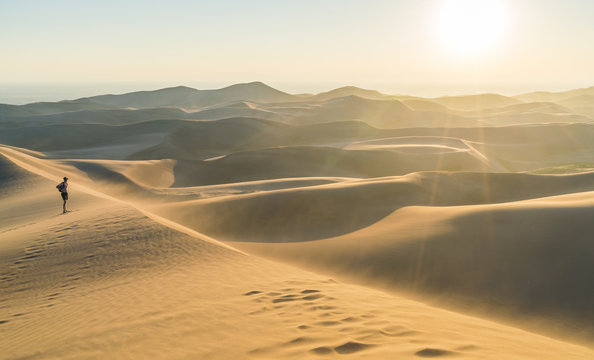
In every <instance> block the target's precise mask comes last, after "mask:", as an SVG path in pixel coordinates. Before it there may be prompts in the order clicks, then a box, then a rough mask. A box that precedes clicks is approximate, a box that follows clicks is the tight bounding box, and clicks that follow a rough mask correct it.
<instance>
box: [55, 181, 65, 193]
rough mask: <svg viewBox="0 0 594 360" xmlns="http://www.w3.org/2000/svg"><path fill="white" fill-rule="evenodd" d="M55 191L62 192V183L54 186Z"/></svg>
mask: <svg viewBox="0 0 594 360" xmlns="http://www.w3.org/2000/svg"><path fill="white" fill-rule="evenodd" d="M56 189H58V191H59V192H62V190H64V183H63V182H62V183H59V184H58V185H57V186H56Z"/></svg>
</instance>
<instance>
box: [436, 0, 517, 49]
mask: <svg viewBox="0 0 594 360" xmlns="http://www.w3.org/2000/svg"><path fill="white" fill-rule="evenodd" d="M507 18H508V12H507V9H506V7H505V4H504V3H503V0H443V3H442V5H441V7H440V8H439V10H438V13H437V20H436V28H437V33H438V36H439V40H440V44H441V45H442V46H443V47H444V48H445V49H446V50H448V51H449V52H451V53H453V54H454V55H456V56H463V57H468V56H474V55H478V54H481V53H484V52H486V51H488V50H492V49H494V48H495V46H496V45H497V43H498V42H499V41H500V40H501V38H502V35H503V34H504V32H505V30H506V26H507V20H508V19H507Z"/></svg>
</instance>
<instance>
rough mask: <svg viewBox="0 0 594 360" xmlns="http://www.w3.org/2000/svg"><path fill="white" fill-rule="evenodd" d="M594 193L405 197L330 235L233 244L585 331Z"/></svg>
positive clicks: (588, 326)
mask: <svg viewBox="0 0 594 360" xmlns="http://www.w3.org/2000/svg"><path fill="white" fill-rule="evenodd" d="M593 199H594V195H593V193H587V194H583V195H582V194H580V195H577V196H574V195H571V196H565V197H558V198H550V199H543V200H540V201H537V200H533V201H525V202H520V203H511V204H502V205H483V206H480V207H476V206H474V207H459V208H439V207H433V208H426V207H407V208H403V209H400V210H397V211H395V212H393V213H392V214H390V215H389V216H387V217H385V218H384V219H382V220H380V221H378V222H376V223H374V224H373V225H371V226H369V227H366V228H363V229H361V230H359V231H357V232H352V233H349V234H347V235H343V236H340V237H336V238H330V239H327V240H319V241H315V242H306V243H293V244H277V245H271V244H257V243H241V244H239V243H238V244H236V246H240V248H244V249H248V250H250V251H252V252H255V253H258V254H263V255H268V256H272V257H275V258H278V259H282V260H284V261H288V262H291V263H296V264H301V265H305V266H310V267H313V268H315V269H318V270H319V271H326V272H330V273H333V274H335V275H343V276H345V278H348V279H357V280H358V281H360V282H362V283H365V284H370V283H375V284H377V285H379V286H385V287H389V288H394V289H400V290H407V291H410V292H412V293H418V294H422V295H424V296H430V299H431V301H432V302H433V303H434V304H435V303H437V304H450V305H452V304H455V305H453V306H456V307H457V308H460V306H464V308H465V309H467V310H474V311H477V312H481V313H483V314H490V315H494V314H499V315H503V316H506V317H507V318H508V319H513V320H514V321H515V322H516V323H520V324H522V323H523V321H524V323H523V325H525V326H528V327H529V328H531V326H534V327H535V328H541V329H542V328H543V322H544V323H545V324H546V325H547V328H548V329H549V331H551V332H554V330H557V331H565V332H566V336H573V337H579V336H581V337H583V339H585V341H591V340H592V333H593V329H592V323H593V320H594V312H593V311H592V309H593V308H592V306H591V305H592V303H593V302H594V297H593V296H592V291H591V286H590V284H592V281H593V280H594V279H592V277H591V276H590V275H589V274H592V273H594V271H593V270H594V263H593V261H592V259H593V257H592V255H594V254H593V253H592V247H591V241H590V240H591V236H590V235H589V234H591V233H592V231H593V229H592V224H591V221H590V220H591V218H592V216H593V215H594V213H593V211H592V209H593V207H592V204H593V203H594V200H593ZM561 224H564V225H561ZM561 248H562V249H563V252H562V253H560V252H559V249H561ZM587 274H588V275H587ZM534 324H536V325H534ZM553 329H554V330H553Z"/></svg>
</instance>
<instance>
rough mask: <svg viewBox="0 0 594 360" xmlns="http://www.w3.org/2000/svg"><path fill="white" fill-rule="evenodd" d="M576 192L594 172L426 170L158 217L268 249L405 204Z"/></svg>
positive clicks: (178, 208) (373, 218)
mask: <svg viewBox="0 0 594 360" xmlns="http://www.w3.org/2000/svg"><path fill="white" fill-rule="evenodd" d="M582 191H594V173H590V174H582V175H572V176H537V175H528V174H485V173H439V172H424V173H418V174H414V175H409V176H406V177H402V178H385V179H377V180H374V181H359V182H352V183H349V184H336V185H327V186H318V187H313V188H308V189H294V190H283V191H276V192H268V193H260V194H257V195H250V196H237V197H229V198H226V199H217V200H213V201H199V202H188V203H184V204H176V205H172V206H171V207H165V208H164V209H163V210H161V211H163V214H168V216H171V217H172V218H174V219H176V220H177V221H180V222H182V223H184V224H186V225H187V226H190V227H192V228H195V229H197V230H198V231H200V232H204V233H206V234H208V235H210V236H213V237H216V238H220V239H222V240H230V241H256V242H273V243H274V242H288V241H305V240H316V239H321V238H327V237H332V236H338V235H341V234H346V233H349V232H352V231H356V230H359V229H362V228H364V227H365V226H369V225H372V224H374V223H375V222H377V221H380V220H381V219H382V218H384V217H385V216H387V215H389V214H390V213H392V212H393V211H395V210H397V209H399V208H403V207H406V206H461V205H477V204H490V203H504V202H509V201H518V200H526V199H531V198H536V197H545V196H553V195H560V194H565V193H573V192H576V193H577V192H582ZM231 224H233V225H231Z"/></svg>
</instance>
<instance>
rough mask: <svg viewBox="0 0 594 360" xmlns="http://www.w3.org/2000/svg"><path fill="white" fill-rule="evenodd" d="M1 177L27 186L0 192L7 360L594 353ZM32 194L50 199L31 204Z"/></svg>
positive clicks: (33, 179) (8, 166) (39, 184)
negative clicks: (65, 210) (63, 205)
mask: <svg viewBox="0 0 594 360" xmlns="http://www.w3.org/2000/svg"><path fill="white" fill-rule="evenodd" d="M10 154H11V156H12V155H14V152H11V153H10ZM0 167H1V169H2V170H3V171H2V174H4V175H3V177H2V187H1V188H4V187H5V185H6V182H8V183H9V184H10V183H12V182H14V181H15V180H16V179H20V180H21V181H19V184H24V186H21V187H20V188H19V189H18V191H17V190H13V191H10V192H9V195H6V194H3V195H2V201H3V203H5V202H8V203H9V204H13V202H12V201H13V200H12V199H16V198H18V199H19V201H18V204H19V205H18V207H17V208H15V207H14V206H11V209H10V211H8V210H7V208H3V210H2V217H0V218H1V219H3V220H5V221H4V222H2V225H0V226H1V227H0V229H1V231H2V233H3V235H4V236H3V241H2V243H1V246H2V249H3V251H2V252H0V254H2V255H1V256H2V268H1V273H2V278H1V282H0V284H1V286H2V290H3V292H5V293H9V294H12V295H11V296H10V297H9V298H8V299H4V301H3V307H2V312H1V313H0V314H1V315H0V319H1V320H2V323H1V324H0V326H2V329H3V337H2V340H0V342H1V343H2V344H3V354H4V355H5V356H6V357H7V358H9V359H11V358H22V357H31V356H34V357H36V358H41V359H44V358H56V357H57V358H86V357H96V356H99V357H110V358H111V357H150V358H167V359H172V358H173V359H176V358H187V357H199V358H203V357H211V358H217V359H237V358H244V357H255V358H279V357H282V358H300V359H303V358H317V357H319V356H320V354H324V355H326V357H342V356H344V355H345V354H352V355H353V356H356V357H357V358H361V359H366V358H369V359H383V358H392V357H393V356H395V355H397V356H400V357H410V358H416V357H423V356H451V357H457V358H473V357H476V356H480V357H484V358H498V359H501V358H510V359H511V358H518V356H519V357H520V358H523V357H525V358H533V357H538V358H543V359H546V358H551V359H554V358H557V357H558V356H563V357H565V358H575V359H582V358H583V359H586V358H588V357H590V356H591V355H592V352H591V351H590V350H588V349H586V348H582V347H579V346H575V345H571V344H568V343H563V342H560V341H556V340H553V339H550V338H546V337H542V336H538V335H533V334H530V333H527V332H524V331H520V330H517V329H513V328H509V327H505V326H502V325H498V324H496V323H492V322H488V321H484V320H480V319H476V318H471V317H467V316H462V315H458V314H455V313H451V312H446V311H443V310H440V309H436V308H432V307H429V306H426V305H422V304H420V303H417V302H414V301H410V300H406V299H404V298H402V297H398V296H394V295H388V294H385V293H381V292H378V291H375V290H371V289H368V288H364V287H359V286H355V285H348V284H344V283H340V282H337V281H334V280H331V279H328V278H327V277H323V276H318V275H314V274H311V273H308V272H305V271H302V270H298V269H295V268H291V267H287V266H284V265H280V264H276V263H270V262H267V261H263V260H260V259H257V258H254V257H251V256H246V255H243V254H241V253H239V252H237V251H233V250H232V249H228V248H226V247H223V246H221V245H217V243H216V242H212V241H211V240H203V239H201V238H200V237H199V235H195V236H191V235H188V234H186V233H182V232H179V231H177V230H176V229H172V228H170V227H166V226H164V225H162V224H160V223H157V222H154V221H153V220H151V219H150V218H147V217H145V216H144V215H142V213H139V212H138V211H137V210H135V209H134V208H133V207H131V206H129V205H127V204H125V203H120V202H114V201H113V200H109V199H106V198H97V197H95V196H93V195H90V194H85V193H86V191H85V190H84V188H83V187H79V188H78V191H77V194H76V195H77V198H76V199H75V198H74V197H73V199H72V201H73V205H72V206H74V207H75V209H76V211H75V212H73V213H69V214H66V215H57V212H56V210H58V209H59V207H58V209H56V207H55V205H56V201H55V195H56V194H55V193H54V192H53V191H52V187H53V183H54V182H53V181H51V180H47V179H45V178H41V177H39V176H36V175H32V174H30V173H27V172H25V171H23V170H22V169H19V168H18V167H17V166H15V165H14V164H13V163H11V162H10V161H8V160H6V158H4V157H0ZM33 187H34V188H36V189H44V188H45V189H47V190H41V191H39V190H38V191H36V192H35V195H34V196H30V194H31V190H32V188H33ZM16 210H18V211H16ZM196 236H198V237H196ZM156 289H158V291H155V290H156ZM370 302H372V303H373V306H370V305H369V304H370ZM58 325H59V328H58ZM58 329H59V330H58ZM462 334H464V335H463V336H461V335H462ZM229 341H233V342H234V343H235V345H234V346H232V347H230V346H228V343H229ZM196 344H200V346H196ZM519 349H522V350H521V351H520V350H519Z"/></svg>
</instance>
